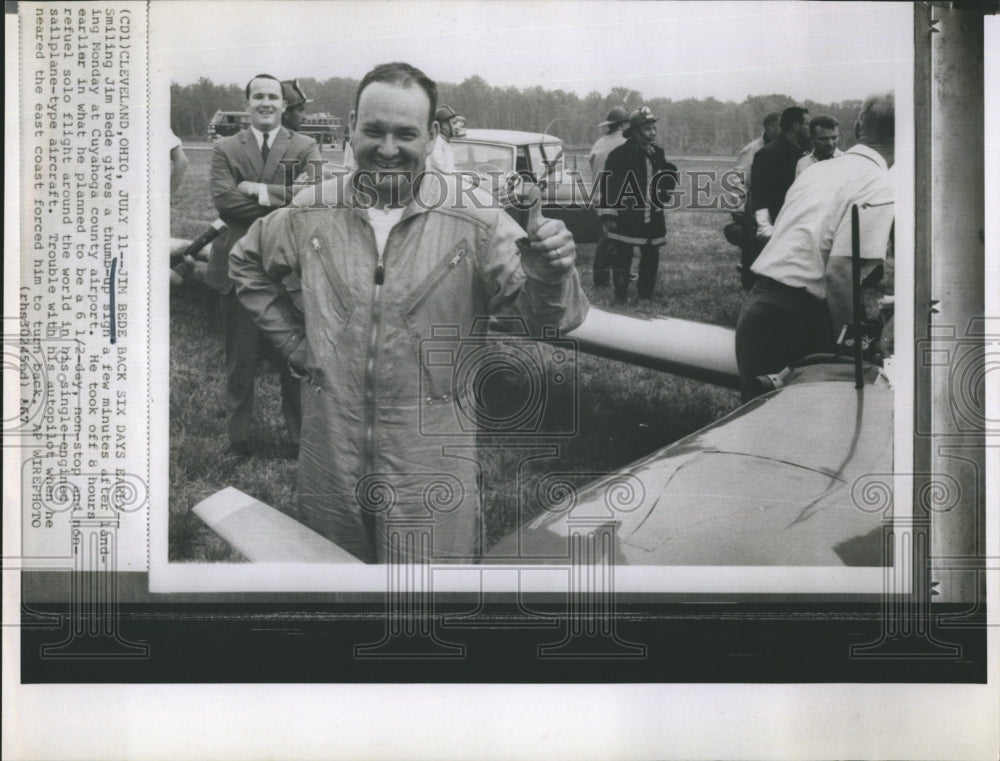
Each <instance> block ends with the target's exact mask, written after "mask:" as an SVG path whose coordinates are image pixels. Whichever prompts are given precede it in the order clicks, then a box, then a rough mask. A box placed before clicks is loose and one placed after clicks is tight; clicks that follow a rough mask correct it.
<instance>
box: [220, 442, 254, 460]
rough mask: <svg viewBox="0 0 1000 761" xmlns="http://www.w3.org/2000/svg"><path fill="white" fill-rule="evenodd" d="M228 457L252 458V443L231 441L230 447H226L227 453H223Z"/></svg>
mask: <svg viewBox="0 0 1000 761" xmlns="http://www.w3.org/2000/svg"><path fill="white" fill-rule="evenodd" d="M223 454H224V455H225V456H226V457H249V456H250V442H248V441H231V442H229V446H228V447H226V451H225V452H223Z"/></svg>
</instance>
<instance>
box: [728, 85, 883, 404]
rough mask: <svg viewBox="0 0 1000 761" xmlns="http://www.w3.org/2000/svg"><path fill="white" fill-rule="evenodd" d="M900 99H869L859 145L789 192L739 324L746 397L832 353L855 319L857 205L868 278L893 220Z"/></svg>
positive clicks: (857, 127) (809, 174)
mask: <svg viewBox="0 0 1000 761" xmlns="http://www.w3.org/2000/svg"><path fill="white" fill-rule="evenodd" d="M894 108H895V106H894V99H893V95H892V94H891V93H890V94H888V95H882V96H873V97H870V98H868V99H867V100H866V101H865V103H864V106H863V107H862V110H861V114H860V116H859V117H858V122H857V124H856V125H855V134H856V135H857V137H858V143H857V145H855V146H854V147H853V148H851V149H850V150H848V151H847V152H846V153H844V154H843V156H841V157H840V158H838V159H837V160H836V161H823V162H820V163H818V164H816V165H814V166H813V167H811V168H810V169H809V171H808V172H804V173H803V174H802V176H801V177H799V178H798V179H797V180H796V181H795V182H794V183H793V185H792V187H791V188H790V189H789V190H788V194H787V196H786V198H785V203H784V205H783V206H782V209H781V212H780V213H779V214H778V218H777V220H775V224H774V234H773V235H772V236H771V239H770V240H769V241H768V243H767V246H765V248H764V250H763V251H762V252H761V254H760V256H759V257H758V258H757V260H756V261H755V262H754V264H753V266H752V268H751V269H752V271H753V273H754V274H755V275H756V276H757V281H756V282H755V283H754V286H753V289H752V290H751V291H750V293H749V294H748V295H747V298H746V299H745V300H744V302H743V306H742V308H741V310H740V317H739V322H738V323H737V326H736V360H737V363H738V365H739V370H740V381H741V386H742V390H743V396H744V399H749V398H752V397H753V396H756V395H757V393H759V390H758V388H759V387H758V384H757V383H756V381H755V379H756V378H757V377H759V376H762V375H770V374H776V373H780V372H781V371H782V370H784V369H785V368H786V367H788V366H790V365H791V364H792V363H794V362H796V361H798V360H799V359H801V358H802V357H804V356H806V355H809V354H814V353H819V352H825V351H830V350H832V349H833V347H834V341H835V337H836V335H837V333H838V332H839V331H840V329H841V328H842V327H843V326H844V325H845V324H847V323H849V322H853V315H852V313H851V310H852V288H851V282H852V280H851V278H852V274H851V206H852V205H854V204H857V205H858V207H859V212H860V228H861V256H862V260H863V267H862V272H861V278H862V280H865V279H866V278H867V277H868V276H869V275H871V274H872V273H874V272H876V271H877V270H878V268H879V267H880V266H881V264H882V262H883V259H884V257H885V251H886V246H887V244H888V241H889V231H890V229H891V227H892V220H893V183H892V177H891V174H890V172H889V167H891V166H892V163H893V159H894V135H895V110H894Z"/></svg>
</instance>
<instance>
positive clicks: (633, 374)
mask: <svg viewBox="0 0 1000 761" xmlns="http://www.w3.org/2000/svg"><path fill="white" fill-rule="evenodd" d="M329 155H332V154H331V153H330V152H329V151H326V152H324V157H327V156H329ZM188 157H189V159H190V166H189V168H188V173H187V175H186V177H185V179H184V184H183V187H182V188H181V190H180V191H179V192H178V193H177V194H176V195H175V196H174V198H173V200H172V203H171V217H170V225H171V228H170V229H171V235H172V236H173V237H178V238H193V237H194V236H196V235H197V234H198V233H200V232H201V231H202V230H204V228H205V227H206V226H207V225H208V224H209V223H210V222H211V221H212V220H214V219H215V216H216V215H215V211H214V208H213V207H212V203H211V199H210V197H209V194H208V169H209V161H210V157H211V152H210V151H209V150H204V149H192V150H189V151H188ZM677 163H678V164H679V166H680V168H681V169H682V170H692V169H712V168H718V167H719V166H720V164H719V162H713V161H705V162H699V161H678V162H677ZM722 166H723V167H725V166H726V165H725V164H723V165H722ZM727 221H728V215H726V214H722V213H718V212H705V211H681V210H677V211H671V212H668V215H667V244H666V246H665V247H664V249H663V253H662V255H661V258H660V270H659V277H658V280H657V285H656V291H655V295H654V299H653V300H652V302H650V303H648V304H643V305H640V306H639V307H636V308H635V309H634V311H636V312H641V313H648V314H661V315H667V316H671V317H681V318H685V319H693V320H700V321H703V322H708V323H713V324H717V325H725V326H729V327H734V326H735V324H736V318H737V315H738V312H739V306H740V302H741V300H742V291H741V290H740V285H739V276H738V273H737V271H736V262H737V261H738V252H737V250H736V249H735V248H734V247H732V246H730V245H729V244H728V243H727V242H726V241H725V239H724V238H723V235H722V226H723V225H724V224H725V223H726V222H727ZM593 255H594V247H593V246H592V245H581V246H579V248H578V262H577V266H578V267H579V269H580V272H581V275H582V276H583V282H584V285H585V288H586V291H587V295H588V297H589V298H590V300H591V303H593V304H594V305H596V306H609V305H610V302H611V293H610V290H609V289H602V290H601V291H598V292H595V290H594V288H593V286H592V284H591V276H590V273H591V263H592V261H593ZM170 307H171V314H170V499H169V503H170V559H171V560H172V561H194V560H197V561H239V560H241V559H242V558H241V557H240V556H239V554H238V553H236V552H235V551H234V550H232V549H231V548H230V547H229V545H228V544H226V543H225V542H224V541H223V540H222V539H220V538H219V537H218V536H217V535H216V534H214V532H212V531H211V530H210V529H208V528H207V526H205V525H204V524H203V523H202V522H201V521H200V519H198V518H197V517H196V516H195V515H194V514H193V513H192V512H191V508H192V507H193V506H194V505H195V504H197V503H198V502H199V501H201V500H202V499H204V498H205V497H208V496H210V495H211V494H213V493H215V492H216V491H218V490H219V489H222V488H224V487H226V486H235V487H236V488H238V489H240V490H242V491H244V492H247V493H248V494H251V495H253V496H254V497H256V498H258V499H260V500H261V501H263V502H266V503H267V504H270V505H272V506H274V507H276V508H278V509H280V510H282V511H285V512H287V513H288V514H290V515H292V516H293V517H297V507H296V501H295V479H296V470H297V464H296V461H295V459H294V458H291V457H290V456H289V448H290V447H289V442H288V439H287V434H286V432H285V430H284V423H283V421H282V419H281V410H280V399H279V394H278V377H277V374H276V373H275V372H273V371H268V370H267V369H266V368H265V369H263V370H262V375H261V377H260V378H259V379H258V383H257V389H258V390H257V435H256V438H255V445H256V452H257V453H256V454H255V456H253V457H251V458H249V459H245V460H240V459H234V458H227V457H224V456H223V451H224V450H225V448H226V446H227V443H228V442H227V439H226V434H225V425H224V424H225V372H224V362H223V348H222V331H221V325H220V321H219V316H218V304H217V296H215V294H214V293H213V292H211V291H209V290H208V289H207V288H206V287H204V286H203V285H201V284H199V283H196V282H187V283H185V284H184V285H183V286H180V287H178V288H175V289H174V290H173V291H172V292H171V298H170ZM541 351H542V352H543V354H546V353H548V352H549V351H550V349H549V348H548V347H542V349H541ZM577 366H578V370H577V383H576V391H577V395H578V406H577V410H576V412H575V414H576V416H577V418H576V427H577V434H576V435H575V436H573V437H571V438H566V437H552V436H546V435H545V434H544V433H540V434H538V435H537V436H531V437H526V436H520V437H518V439H517V440H516V442H515V441H513V440H511V439H509V438H504V437H498V436H490V435H485V434H482V435H480V437H479V439H480V445H481V448H482V460H483V508H484V523H485V527H486V534H487V546H489V545H491V544H492V543H494V542H496V541H497V540H499V539H500V538H501V537H502V536H503V535H504V534H506V533H508V532H509V531H510V530H512V529H513V528H514V527H515V526H516V525H517V522H518V520H523V519H524V518H525V517H527V516H528V515H531V514H533V513H536V512H537V511H538V510H539V509H540V507H539V506H538V505H537V504H536V503H535V501H534V499H533V497H532V496H531V495H532V488H531V486H532V483H531V476H532V475H540V474H544V473H548V472H553V471H560V472H586V473H599V472H607V471H612V470H615V469H618V468H621V467H622V466H624V465H626V464H628V463H629V462H632V461H633V460H635V459H637V458H639V457H641V456H643V455H645V454H648V453H650V452H652V451H655V450H656V449H658V448H660V447H662V446H665V445H666V444H669V443H670V442H672V441H675V440H677V439H678V438H681V437H682V436H685V435H687V434H689V433H691V432H693V431H695V430H697V429H698V428H701V427H702V426H704V425H706V424H707V423H710V422H711V421H713V420H715V419H717V418H718V417H720V416H721V415H723V414H725V413H726V412H728V411H730V410H732V409H733V408H735V407H736V406H737V404H738V394H737V393H736V392H733V391H729V390H727V389H722V388H718V387H715V386H711V385H708V384H704V383H698V382H696V381H689V380H685V379H682V378H676V377H674V376H670V375H666V374H663V373H659V372H655V371H652V370H646V369H643V368H638V367H633V366H630V365H625V364H622V363H619V362H614V361H611V360H606V359H601V358H598V357H591V356H588V355H584V354H581V355H579V357H578V361H577ZM506 383H507V385H506V386H505V385H499V386H497V387H494V388H493V389H492V394H491V404H495V405H501V406H502V405H503V404H504V401H505V397H510V398H517V395H518V394H520V393H523V390H522V389H520V388H518V385H517V381H516V379H507V381H506ZM559 403H560V404H561V405H562V406H565V405H566V404H567V400H566V399H565V398H563V399H560V400H559ZM515 443H516V444H517V445H518V446H513V445H514V444H515ZM524 445H528V446H532V447H534V446H543V445H552V446H554V447H555V448H556V451H557V454H556V455H555V456H554V457H547V458H544V459H537V460H533V461H532V462H530V463H527V464H526V465H525V466H524V468H523V469H522V473H523V474H524V475H526V476H527V478H526V479H525V483H522V493H521V494H518V493H517V492H518V489H517V484H516V483H515V479H514V477H513V474H514V473H515V472H516V471H517V466H518V464H519V462H520V461H521V458H522V457H523V456H524V452H525V450H524V448H523V446H524ZM519 516H520V517H519Z"/></svg>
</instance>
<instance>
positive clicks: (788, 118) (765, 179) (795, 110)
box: [750, 106, 809, 241]
mask: <svg viewBox="0 0 1000 761" xmlns="http://www.w3.org/2000/svg"><path fill="white" fill-rule="evenodd" d="M808 117H809V111H807V110H806V109H804V108H800V107H799V106H792V107H790V108H786V109H785V110H784V111H782V112H781V119H780V120H779V122H778V125H779V127H780V128H781V135H780V136H779V137H778V139H777V140H774V141H773V142H771V143H769V144H768V145H766V146H765V147H764V148H761V149H760V150H759V151H757V154H756V155H755V156H754V157H753V165H752V167H751V170H750V176H751V177H752V178H753V190H752V192H751V193H750V209H751V210H752V211H753V215H754V219H755V220H756V222H757V237H758V238H759V239H761V240H763V241H766V240H767V239H768V238H770V237H771V235H772V233H773V232H774V226H773V225H774V220H776V219H777V218H778V212H779V211H781V207H782V205H783V204H784V203H785V194H786V193H787V192H788V189H789V188H790V187H791V186H792V183H793V182H794V181H795V167H796V166H797V165H798V163H799V159H800V158H802V156H803V154H805V152H806V150H807V149H808V147H809V124H808Z"/></svg>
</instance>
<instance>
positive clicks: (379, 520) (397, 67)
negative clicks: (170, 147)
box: [230, 63, 587, 562]
mask: <svg viewBox="0 0 1000 761" xmlns="http://www.w3.org/2000/svg"><path fill="white" fill-rule="evenodd" d="M436 106H437V87H436V85H435V84H434V82H433V81H431V80H430V79H429V78H428V77H427V76H426V75H425V74H423V73H422V72H421V71H420V70H419V69H416V68H414V67H412V66H410V65H408V64H405V63H390V64H383V65H381V66H378V67H376V68H375V69H373V70H372V71H370V72H369V73H368V74H366V75H365V77H364V78H363V79H362V81H361V84H360V85H359V87H358V94H357V98H356V101H355V110H354V112H353V113H352V114H351V142H352V147H353V149H354V156H355V158H356V161H357V166H358V169H357V171H356V172H355V173H353V174H351V175H349V176H347V177H335V178H332V179H331V180H329V181H327V182H325V183H323V184H322V185H320V186H318V187H317V188H310V189H309V190H308V191H304V192H303V194H302V195H301V196H299V197H297V198H296V199H295V206H296V207H298V208H291V209H282V210H279V211H278V212H276V213H275V214H272V215H270V216H268V217H266V218H264V219H262V220H260V221H258V222H256V223H255V224H254V225H253V226H252V227H251V228H250V230H249V232H248V233H247V235H246V237H245V238H244V239H243V240H242V241H241V242H240V243H239V245H237V247H236V248H235V250H234V251H233V255H232V257H231V261H230V273H231V275H232V277H233V278H234V279H235V280H236V282H237V290H238V293H239V298H240V300H241V302H242V303H243V304H244V305H245V306H246V307H247V309H248V310H249V311H250V312H252V313H253V314H254V316H255V317H256V320H257V324H258V325H259V326H260V327H261V328H262V329H263V330H264V332H265V333H266V334H267V335H268V337H269V338H270V339H271V341H272V342H273V344H274V345H275V346H276V347H277V348H278V349H279V350H280V351H281V353H282V354H283V355H285V356H286V357H287V358H288V362H289V364H290V365H291V366H292V367H293V368H295V370H296V371H297V372H298V373H299V374H301V375H302V376H303V377H305V378H306V379H307V383H306V384H305V385H304V386H303V392H302V400H303V423H302V443H301V446H300V450H299V484H298V497H299V503H300V507H301V515H302V518H303V520H304V521H305V522H306V523H307V524H308V525H309V526H311V527H312V528H313V529H314V530H316V531H317V532H319V533H320V534H322V535H323V536H326V537H327V538H329V539H331V540H332V541H334V542H336V543H337V544H338V545H340V546H341V547H343V548H344V549H346V550H348V551H349V552H351V553H353V554H354V555H355V556H357V557H358V558H360V559H361V560H363V561H366V562H385V561H386V560H387V559H388V558H389V557H393V558H397V559H410V560H417V559H425V560H434V561H436V562H441V561H466V562H472V561H474V560H476V559H477V558H478V555H479V553H480V551H481V549H482V535H481V517H480V500H479V487H478V480H479V476H480V474H479V465H478V461H477V457H476V430H475V428H476V427H475V419H476V418H475V414H474V413H475V409H474V406H475V405H474V404H471V405H470V402H472V401H473V395H472V394H471V393H470V391H471V390H473V389H472V387H473V386H474V385H475V383H476V381H477V380H479V381H480V382H481V381H482V380H483V378H484V377H485V376H483V375H481V374H480V372H479V370H480V369H485V370H487V371H488V370H489V367H488V366H489V365H490V363H491V362H492V361H493V359H495V358H496V357H497V354H496V351H497V349H495V348H494V347H492V346H491V345H490V344H489V343H488V341H487V339H486V338H485V336H484V335H483V330H482V328H483V326H484V325H485V324H486V322H487V320H488V318H489V317H490V316H491V315H495V316H501V317H509V318H514V319H516V320H520V324H521V325H522V326H523V327H524V330H525V331H526V332H527V333H528V334H529V335H532V336H536V337H542V336H547V335H550V336H554V334H555V333H557V332H559V331H568V330H571V329H572V328H574V327H576V326H577V325H579V324H580V323H581V322H582V321H583V318H584V316H585V315H586V311H587V300H586V297H585V296H584V294H583V291H582V289H581V287H580V279H579V276H578V275H577V272H576V269H575V266H574V262H575V259H576V250H575V246H574V244H573V237H572V235H570V233H569V231H568V230H567V229H566V227H565V225H564V224H563V223H562V222H561V221H558V220H545V219H542V218H540V217H539V216H537V215H533V218H532V220H531V221H530V222H529V224H528V228H529V229H528V234H527V235H525V231H524V230H522V229H521V228H520V227H518V225H517V224H516V223H515V222H514V220H513V219H512V218H511V217H510V216H509V215H508V214H507V213H506V212H505V211H504V210H503V209H502V208H500V207H499V206H498V205H497V204H496V202H495V201H494V199H493V198H492V196H491V195H490V194H488V193H485V192H481V191H480V190H479V189H473V188H470V187H468V186H464V185H462V184H461V179H460V178H459V177H458V176H456V175H452V174H440V173H425V168H426V162H427V156H428V154H429V153H430V151H431V146H432V145H433V142H434V139H435V137H436V136H437V130H438V127H437V124H436V122H434V118H433V117H434V113H435V108H436ZM289 273H297V274H299V275H300V276H301V280H302V293H303V301H304V318H303V317H302V316H301V315H299V314H298V313H297V312H296V311H295V309H293V308H292V305H291V303H290V300H289V299H288V297H287V295H286V294H285V293H284V291H283V290H282V288H281V286H280V282H281V280H282V279H283V278H284V277H286V276H287V275H288V274H289ZM478 362H483V363H485V366H484V365H481V364H478ZM501 364H502V363H501ZM539 370H541V368H539ZM469 423H472V425H471V426H470V425H469ZM505 432H508V433H515V434H517V433H522V434H523V433H529V432H531V430H530V429H528V428H525V429H521V428H518V427H517V421H516V420H515V421H513V423H512V427H511V428H509V429H507V430H506V431H505ZM410 530H412V532H416V533H410V534H406V535H405V536H404V537H403V538H400V537H401V534H400V533H399V532H400V531H410ZM421 532H426V533H421ZM394 537H395V539H394ZM407 537H409V538H407ZM410 539H412V544H410V543H409V541H410ZM394 541H395V542H397V543H396V544H395V545H394V544H393V542H394ZM392 547H395V549H392V550H390V548H392Z"/></svg>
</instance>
